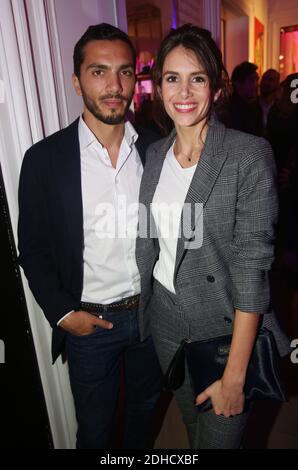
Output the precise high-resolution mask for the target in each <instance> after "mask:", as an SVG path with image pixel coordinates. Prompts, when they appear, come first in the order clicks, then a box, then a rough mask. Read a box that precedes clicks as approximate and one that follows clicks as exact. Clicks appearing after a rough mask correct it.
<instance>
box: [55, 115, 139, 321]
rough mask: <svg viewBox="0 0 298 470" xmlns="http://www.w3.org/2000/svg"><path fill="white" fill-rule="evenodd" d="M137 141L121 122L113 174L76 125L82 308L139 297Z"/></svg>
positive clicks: (97, 148) (90, 138)
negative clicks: (82, 242) (79, 171)
mask: <svg viewBox="0 0 298 470" xmlns="http://www.w3.org/2000/svg"><path fill="white" fill-rule="evenodd" d="M137 138H138V134H137V133H136V131H135V129H134V128H133V126H132V125H131V124H130V122H126V123H125V132H124V137H123V140H122V143H121V146H120V150H119V155H118V159H117V165H116V168H113V166H112V163H111V160H110V157H109V155H108V151H107V150H106V149H105V148H104V147H103V146H102V144H101V143H100V142H99V141H98V140H97V138H96V137H95V135H94V134H93V132H92V131H91V130H90V129H89V127H88V126H87V125H86V123H85V122H84V120H83V119H82V117H81V118H80V121H79V143H80V154H81V181H82V199H83V220H84V251H83V260H84V280H83V292H82V298H81V300H82V301H83V302H92V303H100V304H109V303H112V302H117V301H119V300H120V299H122V298H124V297H129V296H131V295H136V294H139V293H140V277H139V272H138V268H137V264H136V259H135V242H136V233H137V224H138V199H139V189H140V182H141V177H142V173H143V166H142V162H141V159H140V157H139V154H138V152H137V149H136V147H135V145H134V144H135V141H136V140H137ZM69 313H71V312H69ZM67 315H68V314H67ZM67 315H65V316H64V317H63V318H61V319H60V320H59V323H60V322H61V321H62V320H63V319H64V318H65V317H66V316H67ZM59 323H58V324H59Z"/></svg>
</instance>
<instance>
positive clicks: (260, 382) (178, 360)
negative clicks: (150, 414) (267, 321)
mask: <svg viewBox="0 0 298 470" xmlns="http://www.w3.org/2000/svg"><path fill="white" fill-rule="evenodd" d="M231 339H232V335H226V336H219V337H217V338H213V339H208V340H203V341H190V340H188V339H183V340H182V341H181V344H180V346H179V348H178V350H177V351H176V353H175V355H174V357H173V359H172V361H171V363H170V365H169V367H168V370H167V372H166V374H165V377H164V388H165V389H166V390H177V389H178V388H179V387H181V385H182V384H183V382H184V378H185V359H186V362H187V365H188V369H189V374H190V378H191V382H192V386H193V390H194V396H195V397H196V396H197V395H199V394H200V393H201V392H203V391H204V390H205V389H206V388H207V387H209V385H211V384H212V383H213V382H215V381H216V380H218V379H220V378H221V377H222V375H223V372H224V369H225V366H226V363H227V359H228V355H229V350H230V344H231ZM244 394H245V398H246V401H247V402H250V401H253V400H259V399H275V400H280V401H286V393H285V389H284V385H283V384H282V381H281V379H280V373H279V355H278V351H277V347H276V344H275V340H274V337H273V334H272V333H271V331H269V330H267V329H266V328H260V330H259V332H258V335H257V339H256V342H255V345H254V349H253V351H252V354H251V358H250V362H249V365H248V369H247V374H246V382H245V387H244ZM197 408H198V411H208V410H210V409H211V408H212V403H211V400H206V401H205V402H204V403H202V404H201V405H198V406H197Z"/></svg>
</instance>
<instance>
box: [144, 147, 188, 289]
mask: <svg viewBox="0 0 298 470" xmlns="http://www.w3.org/2000/svg"><path fill="white" fill-rule="evenodd" d="M174 144H175V142H174ZM174 144H173V145H172V147H171V148H170V149H169V151H168V153H167V155H166V158H165V161H164V164H163V167H162V170H161V174H160V178H159V182H158V185H157V187H156V190H155V193H154V197H153V200H152V206H151V207H152V214H153V218H154V222H155V225H156V228H157V233H158V237H159V247H160V252H159V258H158V260H157V262H156V264H155V267H154V271H153V276H154V278H155V279H157V280H158V281H159V282H160V283H161V284H162V285H163V286H164V287H165V288H166V289H168V290H169V291H170V292H173V293H175V288H174V269H175V261H176V251H177V241H178V236H179V230H180V221H181V213H182V208H183V205H184V201H185V198H186V195H187V192H188V189H189V186H190V183H191V180H192V177H193V175H194V172H195V170H196V167H197V165H193V166H191V167H190V168H182V167H181V165H180V163H179V162H178V161H177V159H176V157H175V155H174Z"/></svg>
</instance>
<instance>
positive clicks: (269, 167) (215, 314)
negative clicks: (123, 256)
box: [136, 118, 289, 355]
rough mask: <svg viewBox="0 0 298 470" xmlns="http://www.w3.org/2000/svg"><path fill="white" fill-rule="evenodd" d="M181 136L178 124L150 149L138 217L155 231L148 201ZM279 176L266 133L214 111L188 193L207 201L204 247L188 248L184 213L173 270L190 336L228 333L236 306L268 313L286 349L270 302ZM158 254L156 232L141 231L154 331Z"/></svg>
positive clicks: (144, 284) (143, 318)
mask: <svg viewBox="0 0 298 470" xmlns="http://www.w3.org/2000/svg"><path fill="white" fill-rule="evenodd" d="M175 137H176V132H175V130H173V131H172V133H171V134H170V135H169V136H168V137H167V138H165V139H162V140H160V141H158V142H155V143H153V144H152V145H151V146H150V147H149V149H148V150H147V158H146V166H145V170H144V175H143V179H142V182H141V188H140V203H141V206H142V209H140V214H139V225H140V226H143V225H142V224H144V223H147V228H148V231H149V226H150V228H151V235H152V232H153V233H154V231H155V227H154V221H153V217H152V215H151V213H150V203H151V202H152V199H153V196H154V193H155V189H156V186H157V184H158V181H159V177H160V173H161V170H162V166H163V162H164V159H165V156H166V154H167V151H168V149H169V148H170V146H171V145H172V143H173V141H174V139H175ZM275 176H276V172H275V165H274V160H273V157H272V151H271V147H270V145H269V144H268V143H267V141H266V140H264V139H261V138H258V137H255V136H252V135H248V134H245V133H243V132H239V131H235V130H232V129H226V128H225V126H224V125H223V124H221V123H219V122H218V121H216V120H215V119H214V118H212V119H211V122H210V127H209V129H208V133H207V138H206V143H205V147H204V151H203V153H202V155H201V158H200V161H199V163H198V165H197V168H196V171H195V173H194V176H193V179H192V182H191V185H190V188H189V191H188V193H187V196H186V199H185V202H186V203H190V204H191V205H192V207H194V204H195V203H201V204H202V205H203V242H202V245H201V247H200V248H197V249H189V246H190V245H188V242H189V241H191V240H192V239H193V233H191V232H190V233H189V234H188V236H187V235H184V234H183V230H182V223H183V220H182V219H183V217H182V218H181V232H182V235H181V237H180V238H179V239H178V242H177V253H176V263H175V271H174V286H175V291H176V294H177V296H178V298H179V303H180V304H181V305H182V307H183V310H184V311H185V312H186V314H187V316H188V318H190V321H191V325H192V328H191V331H192V339H194V340H200V339H205V338H210V337H215V336H219V335H223V334H228V333H230V332H231V331H232V325H233V318H234V310H235V309H236V308H237V309H240V310H242V311H245V312H252V313H253V312H255V313H260V314H264V316H263V324H264V325H265V326H267V327H268V328H269V329H271V330H272V331H273V334H274V336H275V339H276V341H277V345H278V348H279V352H280V354H282V355H284V354H286V353H288V352H289V341H288V339H287V338H286V337H285V335H284V334H283V333H282V331H281V330H280V327H279V325H278V323H277V321H276V318H275V315H274V314H273V312H272V310H271V304H270V288H269V280H268V272H269V270H270V267H271V264H272V261H273V252H274V226H275V224H276V220H277V214H278V200H277V192H276V182H275V180H276V178H275ZM170 190H171V188H169V191H170ZM144 207H145V208H146V209H147V212H146V214H145V213H144V210H143V209H144ZM196 223H201V219H200V222H198V219H197V218H195V217H193V226H192V227H191V228H192V230H193V231H195V229H196ZM141 232H144V230H141ZM147 235H148V234H147ZM158 254H159V244H158V239H157V238H153V237H152V236H151V237H150V236H147V237H144V233H142V237H140V236H139V237H138V238H137V244H136V259H137V264H138V268H139V271H140V275H141V298H140V327H141V334H142V336H144V335H145V336H146V335H147V334H148V333H149V331H150V315H149V312H148V309H147V306H148V303H149V301H150V298H151V296H152V284H153V277H152V271H153V268H154V265H155V263H156V260H157V258H158Z"/></svg>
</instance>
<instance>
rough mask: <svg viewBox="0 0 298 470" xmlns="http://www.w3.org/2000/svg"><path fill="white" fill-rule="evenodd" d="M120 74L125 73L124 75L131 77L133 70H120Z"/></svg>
mask: <svg viewBox="0 0 298 470" xmlns="http://www.w3.org/2000/svg"><path fill="white" fill-rule="evenodd" d="M122 75H125V77H132V75H133V72H132V70H122Z"/></svg>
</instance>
